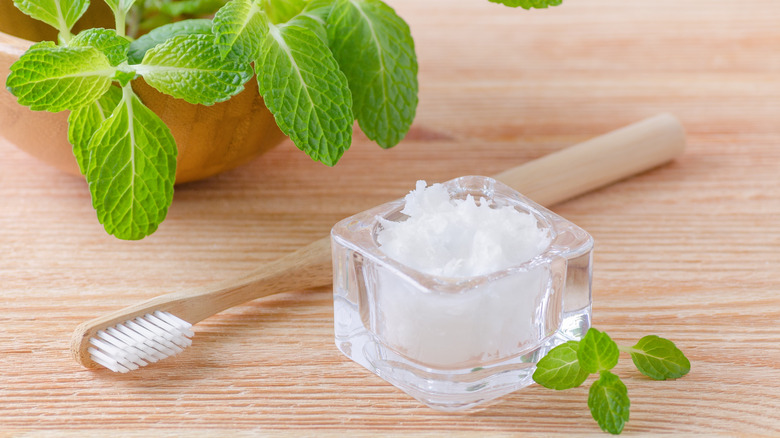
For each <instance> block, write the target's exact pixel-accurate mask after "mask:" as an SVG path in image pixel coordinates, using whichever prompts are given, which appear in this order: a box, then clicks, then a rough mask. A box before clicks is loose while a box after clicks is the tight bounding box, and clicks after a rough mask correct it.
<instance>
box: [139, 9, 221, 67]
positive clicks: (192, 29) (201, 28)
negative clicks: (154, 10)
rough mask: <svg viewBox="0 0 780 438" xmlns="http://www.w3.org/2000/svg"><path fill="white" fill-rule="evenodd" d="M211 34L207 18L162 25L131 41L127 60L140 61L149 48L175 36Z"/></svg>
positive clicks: (209, 21)
mask: <svg viewBox="0 0 780 438" xmlns="http://www.w3.org/2000/svg"><path fill="white" fill-rule="evenodd" d="M210 34H211V20H209V19H205V18H196V19H192V20H182V21H177V22H175V23H170V24H166V25H165V26H160V27H158V28H156V29H154V30H152V31H151V32H149V33H147V34H145V35H142V36H141V37H139V38H138V39H137V40H135V41H133V42H132V43H130V50H128V53H127V62H128V63H130V64H138V63H140V62H141V61H142V60H143V59H144V55H145V54H146V52H147V51H148V50H149V49H151V48H152V47H154V46H156V45H158V44H162V43H164V42H165V41H168V40H169V39H171V38H173V37H175V36H180V35H210Z"/></svg>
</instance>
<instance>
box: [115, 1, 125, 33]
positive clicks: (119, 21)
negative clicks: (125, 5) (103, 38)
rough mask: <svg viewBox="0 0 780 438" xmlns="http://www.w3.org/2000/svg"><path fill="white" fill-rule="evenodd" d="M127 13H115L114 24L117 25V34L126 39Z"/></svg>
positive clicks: (120, 11)
mask: <svg viewBox="0 0 780 438" xmlns="http://www.w3.org/2000/svg"><path fill="white" fill-rule="evenodd" d="M126 14H127V13H126V12H125V11H124V10H121V8H120V10H119V11H115V12H114V23H115V25H116V34H117V35H119V36H121V37H124V36H125V15H126Z"/></svg>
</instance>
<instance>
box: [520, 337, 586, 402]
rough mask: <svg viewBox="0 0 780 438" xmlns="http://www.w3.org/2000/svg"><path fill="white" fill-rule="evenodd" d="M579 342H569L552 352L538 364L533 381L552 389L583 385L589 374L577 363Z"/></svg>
mask: <svg viewBox="0 0 780 438" xmlns="http://www.w3.org/2000/svg"><path fill="white" fill-rule="evenodd" d="M578 349H579V342H577V341H569V342H566V343H565V344H561V345H558V346H557V347H555V348H553V349H552V350H550V352H549V353H547V355H545V356H544V357H543V358H542V360H540V361H539V362H538V363H537V364H536V371H534V376H533V379H534V381H535V382H536V383H538V384H540V385H542V386H544V387H545V388H550V389H558V390H562V389H570V388H576V387H578V386H580V385H582V382H584V381H585V379H587V378H588V372H587V371H585V370H583V369H582V368H580V364H579V362H578V361H577V350H578Z"/></svg>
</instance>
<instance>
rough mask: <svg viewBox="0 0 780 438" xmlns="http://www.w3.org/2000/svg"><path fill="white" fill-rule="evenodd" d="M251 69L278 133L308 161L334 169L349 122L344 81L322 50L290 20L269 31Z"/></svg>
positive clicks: (349, 132)
mask: <svg viewBox="0 0 780 438" xmlns="http://www.w3.org/2000/svg"><path fill="white" fill-rule="evenodd" d="M307 23H311V21H309V22H307ZM255 68H256V69H257V70H258V71H257V83H258V86H259V90H260V94H261V95H262V96H263V99H264V100H265V104H266V106H267V107H268V109H270V110H271V112H272V113H273V114H274V116H275V117H276V123H277V124H278V125H279V128H280V129H281V130H282V132H284V133H285V134H286V135H288V136H289V137H290V138H291V139H292V141H293V143H295V145H296V146H297V147H298V148H299V149H301V150H303V151H304V152H306V153H307V154H308V155H309V156H310V157H312V158H313V159H315V160H317V161H320V162H322V163H324V164H325V165H328V166H333V165H334V164H336V162H337V161H338V160H339V158H341V156H342V155H343V154H344V151H345V150H346V149H347V148H349V146H350V144H351V143H352V123H353V120H354V117H353V115H352V95H351V93H350V91H349V88H348V85H347V78H346V77H345V76H344V73H342V72H341V70H339V68H338V65H337V64H336V59H335V58H333V55H332V54H331V52H330V49H328V46H327V45H326V44H325V43H324V42H323V41H322V40H321V39H320V37H318V36H317V33H316V32H315V31H313V30H311V29H309V28H308V27H305V26H302V25H301V24H299V22H297V21H296V20H293V21H291V22H290V23H287V24H285V25H280V26H276V25H270V26H269V30H268V34H267V35H266V37H265V39H264V40H263V45H262V49H261V54H260V57H259V59H258V60H257V61H256V62H255Z"/></svg>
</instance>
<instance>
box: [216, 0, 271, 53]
mask: <svg viewBox="0 0 780 438" xmlns="http://www.w3.org/2000/svg"><path fill="white" fill-rule="evenodd" d="M267 20H268V19H267V18H266V15H265V14H264V13H262V11H261V10H260V7H259V6H257V4H256V3H255V2H254V0H231V1H230V2H228V3H227V4H226V5H225V6H223V7H222V8H221V9H220V10H219V11H217V15H215V16H214V24H213V27H212V33H213V34H214V36H215V38H216V45H217V47H219V53H220V54H221V55H222V57H223V58H224V57H226V56H228V54H230V53H231V52H233V53H234V54H236V55H237V56H238V57H239V58H242V59H246V60H247V61H250V62H251V61H254V60H255V59H256V58H257V56H258V55H259V54H260V44H261V43H262V42H263V36H264V35H265V34H266V33H267V32H268V22H267Z"/></svg>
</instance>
